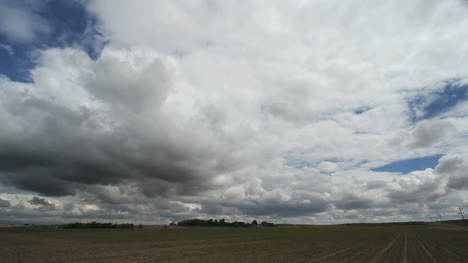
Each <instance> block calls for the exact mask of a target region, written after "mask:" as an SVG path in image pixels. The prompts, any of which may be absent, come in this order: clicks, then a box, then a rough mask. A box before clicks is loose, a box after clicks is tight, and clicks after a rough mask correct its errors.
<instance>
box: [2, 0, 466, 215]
mask: <svg viewBox="0 0 468 263" xmlns="http://www.w3.org/2000/svg"><path fill="white" fill-rule="evenodd" d="M88 8H89V10H91V11H92V12H94V13H95V14H96V15H97V16H98V17H99V21H100V22H101V23H102V24H101V25H100V26H102V27H103V28H104V31H105V32H107V33H108V36H106V37H108V38H109V39H110V44H109V45H108V46H107V47H106V48H104V50H103V52H102V53H101V55H100V57H99V58H97V59H96V60H95V61H93V60H91V59H90V58H89V57H88V56H87V55H86V54H85V53H83V52H80V51H77V50H76V49H72V48H69V49H63V50H61V49H51V50H46V51H44V52H43V54H42V60H41V64H40V65H39V66H38V67H37V68H35V69H34V70H33V72H32V73H33V79H34V84H22V83H16V82H12V81H9V80H7V79H5V78H3V79H2V80H1V82H2V86H3V87H5V88H4V89H3V90H2V91H0V92H1V93H0V94H2V95H0V105H1V108H0V110H1V111H0V121H2V123H8V125H7V126H4V127H2V128H1V131H2V133H0V134H2V137H3V139H5V140H4V141H7V142H9V143H11V142H12V141H13V142H15V141H14V140H11V138H17V139H18V140H20V139H21V140H23V141H25V139H29V141H28V142H30V143H33V142H37V141H40V142H41V143H40V144H39V145H38V147H39V149H44V151H45V152H47V153H48V154H50V156H52V157H51V158H50V159H53V160H55V158H57V159H62V158H63V159H64V160H66V161H64V162H63V163H59V164H57V165H53V166H52V167H50V168H51V170H52V171H55V172H57V171H56V170H58V172H63V171H67V172H68V173H66V174H67V175H68V176H67V177H66V178H63V177H62V176H60V174H61V173H58V172H57V173H48V172H49V171H42V170H41V171H39V170H37V169H36V168H37V167H38V166H39V165H36V164H35V163H30V162H29V161H30V160H29V159H27V158H26V157H30V156H31V154H32V155H33V156H36V155H34V154H33V153H34V152H33V151H32V150H31V149H30V148H28V147H26V146H22V147H23V148H21V150H22V151H17V154H18V156H19V157H21V158H24V159H21V160H20V161H23V162H24V163H27V164H28V165H29V166H28V167H31V169H32V171H33V172H34V173H35V174H40V175H42V176H45V178H46V179H50V180H54V181H53V182H54V183H56V184H57V186H58V185H60V183H63V181H66V182H71V183H70V184H69V186H70V188H71V189H67V188H65V190H69V191H70V192H65V193H64V192H53V191H52V190H57V189H49V188H47V187H45V186H43V185H34V187H36V188H34V187H33V186H32V185H31V184H29V181H28V179H29V178H30V174H27V173H25V174H22V175H21V176H20V177H17V178H21V179H24V180H19V179H17V181H14V179H12V178H9V177H8V176H4V177H7V178H8V179H9V180H10V181H8V180H6V181H7V182H9V183H13V184H14V185H16V186H17V187H18V188H26V189H29V190H33V191H37V192H40V191H43V192H44V193H49V194H56V195H63V194H72V195H76V196H77V198H78V197H79V198H82V199H85V200H86V201H87V202H89V201H90V200H91V201H92V200H100V201H98V202H101V203H100V204H99V208H100V210H96V211H98V212H99V213H101V214H100V215H102V216H103V215H104V214H105V213H106V212H105V211H107V210H106V208H107V209H108V211H109V217H111V216H112V215H115V214H117V215H118V216H122V214H119V213H114V212H115V211H118V210H115V209H117V208H116V207H117V206H119V205H121V206H123V207H119V208H121V209H122V211H123V210H125V209H127V210H125V211H139V212H140V213H142V218H143V219H145V218H149V217H150V216H155V215H157V216H158V217H157V218H159V220H163V221H164V220H168V219H176V218H181V217H189V216H193V215H196V216H207V217H209V216H211V215H225V216H230V217H232V218H249V216H252V215H262V216H265V217H270V218H271V219H275V220H279V221H281V220H283V219H284V220H290V221H294V222H299V221H306V220H309V219H310V218H313V220H314V222H322V223H328V222H341V220H346V219H347V218H354V219H353V220H364V219H365V220H369V218H373V217H374V218H373V219H372V220H385V219H388V220H399V219H415V218H414V217H415V216H416V215H415V214H410V212H411V211H413V212H414V211H419V210H417V209H426V208H424V207H423V208H417V205H416V204H420V203H424V202H426V204H427V205H428V207H429V205H432V206H433V207H436V204H439V203H438V202H440V203H443V202H447V200H449V199H455V197H456V196H459V195H461V194H462V191H463V189H461V190H460V189H458V190H457V189H455V188H451V190H447V189H446V187H445V186H446V184H447V183H448V182H449V181H450V180H452V181H453V180H455V179H449V178H459V177H454V176H455V175H450V176H448V177H447V176H444V175H443V172H441V171H439V170H441V169H442V167H443V163H444V162H445V159H441V161H440V164H439V166H438V167H439V168H436V169H435V172H434V171H432V170H426V171H424V172H415V173H410V174H407V175H398V176H399V177H395V175H394V174H392V173H376V172H372V171H370V170H369V169H370V168H373V167H377V166H379V165H383V164H386V163H389V162H391V161H394V160H399V159H406V158H414V157H421V156H424V155H430V154H435V153H439V154H452V153H454V152H457V153H466V150H467V149H468V148H467V144H466V142H464V141H463V140H462V139H461V138H463V137H462V135H463V133H466V131H468V127H467V126H466V124H465V123H468V122H467V121H466V116H464V115H461V114H459V113H460V112H463V110H462V109H463V108H458V109H455V110H454V111H452V112H453V113H454V114H455V113H457V114H456V115H450V114H449V113H450V112H448V113H445V114H449V115H444V119H440V118H439V117H438V116H436V117H434V119H431V120H423V121H421V122H418V123H414V122H413V121H412V118H411V112H410V110H411V109H410V108H409V106H408V101H409V100H410V99H412V98H414V97H416V96H422V95H427V94H432V93H433V92H434V91H437V90H441V89H443V85H442V83H444V82H445V81H446V80H448V79H452V78H466V77H467V76H468V72H467V71H466V70H467V68H468V64H467V63H468V62H467V61H468V60H466V59H463V57H464V56H465V54H468V47H467V46H465V45H460V43H463V42H464V41H466V40H467V39H468V33H467V31H466V28H467V27H468V16H467V13H468V4H467V3H466V2H463V1H422V0H413V1H410V2H408V1H403V0H401V1H400V0H399V1H392V2H385V3H380V2H379V3H378V4H377V3H370V2H366V3H364V2H363V1H358V0H352V1H319V0H317V1H302V2H300V3H299V2H284V1H255V2H243V3H242V4H240V3H239V2H238V1H223V2H212V1H195V2H190V3H186V2H184V3H182V2H176V1H132V2H128V1H90V2H89V6H88ZM31 32H33V31H31ZM34 32H35V31H34ZM26 38H27V37H25V39H26ZM33 98H34V99H35V100H32V99H33ZM38 101H40V102H41V103H42V104H41V103H38ZM18 105H23V106H24V107H18ZM459 107H461V106H459ZM460 109H461V110H460ZM58 112H60V113H58ZM454 116H455V117H454ZM45 135H48V136H54V140H60V142H61V144H60V145H62V146H60V145H58V146H57V145H55V144H53V143H52V142H51V140H47V139H44V140H38V138H44V137H45V138H47V136H45ZM57 147H58V148H57ZM11 148H12V149H13V150H18V148H17V147H13V146H12V147H11ZM70 148H73V149H74V152H77V154H72V153H69V151H67V149H70ZM57 149H59V150H57ZM13 150H12V151H13ZM46 150H47V151H46ZM28 154H30V155H28ZM19 157H18V158H19ZM86 157H89V158H86ZM444 158H448V157H444ZM331 160H332V161H331ZM39 161H43V160H42V159H39ZM39 161H38V162H39ZM47 161H50V160H49V159H47ZM288 161H295V162H297V163H301V164H304V165H303V166H304V167H302V168H298V169H296V168H293V167H290V166H288V165H287V164H288ZM24 163H21V164H22V165H24ZM69 163H72V164H75V166H78V168H79V169H84V171H92V172H96V173H99V174H101V176H96V177H93V176H76V175H75V174H74V172H75V171H77V170H76V169H75V168H77V167H75V166H73V165H72V166H73V167H72V168H70V166H68V164H69ZM102 167H105V169H104V168H102ZM0 168H1V167H0ZM52 168H53V169H52ZM2 169H4V170H8V169H10V170H11V169H12V168H10V167H7V168H2ZM79 169H78V171H80V170H79ZM86 169H89V170H86ZM101 169H102V170H101ZM442 170H443V169H442ZM445 170H447V169H445ZM321 172H325V174H323V173H321ZM330 173H331V175H330ZM452 181H450V182H452ZM463 182H464V181H463ZM32 188H34V189H32ZM62 190H63V189H62ZM48 191H50V192H48ZM61 198H63V197H61ZM5 200H6V199H5ZM67 201H70V200H67ZM63 202H65V201H63ZM148 202H152V203H153V204H152V205H145V204H144V203H148ZM102 204H107V207H106V206H103V205H102ZM88 205H93V204H88ZM12 206H14V204H13V203H12ZM56 207H60V206H59V205H57V206H56ZM77 207H78V206H77ZM415 207H416V208H415ZM70 208H71V207H70ZM124 208H125V209H124ZM9 209H10V208H9ZM336 210H339V211H336ZM341 210H342V211H341ZM70 211H75V212H74V213H75V215H79V214H80V213H85V212H86V209H84V208H83V209H81V210H79V208H73V209H70ZM112 211H114V212H112ZM438 211H440V212H441V213H445V212H447V213H448V208H447V209H445V210H444V209H440V210H438ZM413 212H411V213H413ZM96 213H97V212H96ZM288 213H289V216H291V215H294V216H297V218H296V219H285V218H287V217H288ZM145 216H148V217H145Z"/></svg>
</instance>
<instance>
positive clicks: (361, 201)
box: [333, 193, 375, 210]
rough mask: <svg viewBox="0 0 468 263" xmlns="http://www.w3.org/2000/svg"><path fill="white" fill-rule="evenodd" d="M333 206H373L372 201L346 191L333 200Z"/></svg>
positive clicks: (350, 207)
mask: <svg viewBox="0 0 468 263" xmlns="http://www.w3.org/2000/svg"><path fill="white" fill-rule="evenodd" d="M333 203H334V205H335V207H336V208H338V209H343V210H352V209H367V208H371V207H374V206H375V204H374V201H373V200H370V199H367V198H363V197H360V196H358V195H356V194H353V193H347V194H345V195H343V197H342V198H341V199H339V200H336V201H334V202H333Z"/></svg>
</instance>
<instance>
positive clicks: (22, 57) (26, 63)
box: [0, 0, 105, 82]
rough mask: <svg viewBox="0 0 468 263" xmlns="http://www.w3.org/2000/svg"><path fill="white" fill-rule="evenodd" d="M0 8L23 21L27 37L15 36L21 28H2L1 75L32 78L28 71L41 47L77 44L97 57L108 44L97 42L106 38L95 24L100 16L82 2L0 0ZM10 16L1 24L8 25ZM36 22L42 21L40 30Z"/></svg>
mask: <svg viewBox="0 0 468 263" xmlns="http://www.w3.org/2000/svg"><path fill="white" fill-rule="evenodd" d="M0 7H3V8H4V9H5V10H8V11H9V12H10V13H11V14H12V15H10V16H9V18H8V19H10V20H11V21H15V19H16V20H18V19H20V20H21V21H23V22H24V25H23V27H22V28H23V29H24V31H25V32H24V34H23V35H26V36H27V37H23V38H21V37H15V34H18V35H19V36H21V33H20V32H18V30H13V29H12V30H9V29H8V28H3V30H2V28H0V74H3V75H6V76H7V77H8V78H10V79H11V80H14V81H20V82H31V81H32V79H31V76H30V73H29V72H30V70H31V69H32V68H34V67H35V65H36V63H37V59H36V58H37V55H38V51H39V50H42V49H46V48H50V47H60V48H62V47H67V46H76V47H80V48H82V49H83V50H84V51H86V52H87V53H88V54H89V55H90V57H91V58H93V59H95V58H96V57H97V56H98V55H99V53H100V51H101V49H102V47H103V45H104V44H105V41H103V42H102V43H103V44H101V45H100V44H99V43H96V41H95V40H96V39H103V37H102V35H101V33H99V31H98V30H97V27H96V24H97V19H96V18H95V16H94V15H92V14H90V13H89V12H87V10H86V8H85V7H84V6H83V5H82V4H81V3H80V2H79V1H60V0H51V1H47V2H46V1H44V2H40V1H38V2H33V4H31V1H26V0H18V1H12V2H9V1H1V0H0ZM11 10H13V11H15V10H16V11H17V12H12V11H11ZM15 15H16V16H18V17H15ZM29 18H30V19H29ZM8 19H6V18H4V20H3V23H0V27H1V26H3V27H9V26H10V25H11V24H8V23H9V22H11V21H10V20H8ZM28 19H29V20H28ZM0 22H1V21H0ZM34 22H37V23H41V25H40V29H41V30H38V29H35V28H36V27H38V26H36V25H34ZM28 29H29V30H28ZM9 32H10V33H9ZM11 32H13V33H11Z"/></svg>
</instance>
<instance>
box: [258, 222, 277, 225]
mask: <svg viewBox="0 0 468 263" xmlns="http://www.w3.org/2000/svg"><path fill="white" fill-rule="evenodd" d="M260 225H262V226H274V225H275V224H273V223H269V222H267V221H263V222H261V223H260Z"/></svg>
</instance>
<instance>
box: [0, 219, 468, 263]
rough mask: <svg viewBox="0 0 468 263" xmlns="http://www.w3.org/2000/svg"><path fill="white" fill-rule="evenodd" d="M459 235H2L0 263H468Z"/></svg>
mask: <svg viewBox="0 0 468 263" xmlns="http://www.w3.org/2000/svg"><path fill="white" fill-rule="evenodd" d="M458 230H460V231H453V230H452V229H448V230H446V229H443V228H440V227H437V226H436V227H432V226H429V227H428V226H406V227H401V226H400V227H371V228H369V227H349V226H347V227H336V226H333V227H320V228H311V227H292V228H288V227H281V228H256V229H253V228H242V229H237V228H196V227H195V228H190V227H188V228H184V229H178V228H173V229H161V228H151V229H133V230H121V229H112V230H110V229H108V230H83V229H80V230H65V229H52V228H47V229H40V228H38V229H31V228H22V229H7V230H5V229H2V230H1V231H0V262H51V263H52V262H404V263H409V262H468V231H464V230H463V229H462V228H458Z"/></svg>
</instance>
